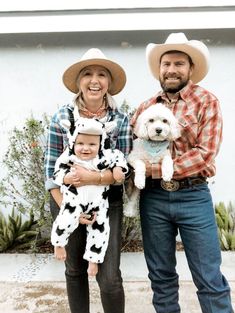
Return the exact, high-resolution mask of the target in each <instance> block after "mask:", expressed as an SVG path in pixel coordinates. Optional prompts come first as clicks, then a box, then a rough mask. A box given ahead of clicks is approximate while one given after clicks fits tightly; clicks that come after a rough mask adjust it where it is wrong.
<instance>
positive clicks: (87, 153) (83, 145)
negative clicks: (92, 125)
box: [74, 134, 100, 161]
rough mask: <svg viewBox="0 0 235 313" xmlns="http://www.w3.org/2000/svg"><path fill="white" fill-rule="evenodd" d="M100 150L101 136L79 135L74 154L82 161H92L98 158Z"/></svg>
mask: <svg viewBox="0 0 235 313" xmlns="http://www.w3.org/2000/svg"><path fill="white" fill-rule="evenodd" d="M99 148H100V136H99V135H87V134H78V135H77V138H76V141H75V144H74V152H75V154H76V156H77V157H78V158H79V159H81V160H84V161H86V160H91V159H94V158H95V157H96V155H97V154H98V151H99Z"/></svg>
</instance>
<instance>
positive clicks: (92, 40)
mask: <svg viewBox="0 0 235 313" xmlns="http://www.w3.org/2000/svg"><path fill="white" fill-rule="evenodd" d="M170 32H171V31H133V32H95V33H90V32H86V33H76V32H73V33H66V34H65V33H54V34H16V35H14V34H2V35H0V69H1V75H0V142H1V149H0V159H1V156H2V155H3V152H4V150H5V149H6V147H7V144H8V143H7V137H8V134H7V133H8V131H9V130H10V129H12V128H13V127H14V126H15V125H16V126H20V125H21V124H22V123H23V122H24V120H25V118H26V117H28V116H29V114H30V113H31V112H32V113H33V114H34V115H35V116H41V114H42V113H43V112H47V113H48V114H52V113H53V112H54V111H55V110H56V109H57V107H58V106H60V105H62V104H64V103H67V102H70V101H71V99H72V97H73V94H72V93H70V92H69V91H67V90H66V89H65V87H64V86H63V84H62V81H61V76H62V73H63V71H64V70H65V69H66V68H67V67H68V66H69V65H71V64H72V63H74V62H76V61H78V59H79V58H80V57H81V55H82V54H83V53H84V52H85V51H86V50H87V49H88V48H90V47H99V48H101V49H102V50H103V51H104V53H105V54H106V55H107V56H108V57H110V58H113V59H114V60H116V61H117V62H119V63H120V64H122V65H123V67H124V68H125V69H126V73H127V78H128V81H127V85H126V88H125V89H124V90H123V91H122V92H121V93H120V94H119V95H118V96H116V100H117V101H118V103H119V104H121V103H122V102H123V100H124V99H126V100H127V101H128V103H129V104H130V105H131V106H133V107H136V106H138V104H139V103H140V102H142V101H143V100H145V99H146V98H148V97H150V96H152V95H153V94H154V93H155V92H156V91H157V90H158V89H159V85H158V83H157V82H156V81H155V80H154V79H153V78H152V77H151V75H150V72H149V70H148V68H147V65H146V61H145V46H146V44H147V43H149V42H164V41H165V39H166V37H167V35H168V34H169V33H170ZM185 33H186V35H187V36H188V38H190V39H202V40H204V42H205V43H207V44H208V47H209V49H210V52H211V69H210V72H209V74H208V76H207V77H206V78H205V79H204V80H203V81H202V82H201V83H200V84H201V85H202V86H204V87H206V88H207V89H209V90H210V91H212V92H213V93H215V94H216V95H217V96H218V98H219V99H220V101H221V108H222V112H223V116H224V141H223V144H222V147H221V151H220V154H219V156H218V158H217V175H216V177H215V178H214V179H213V180H212V183H210V187H211V190H212V193H213V196H214V199H215V201H225V202H228V201H230V200H232V201H234V200H235V183H234V179H233V173H234V172H235V147H234V138H233V134H234V133H235V124H234V121H233V119H234V115H235V114H234V113H235V106H234V103H233V102H234V100H233V98H234V97H233V94H234V82H235V81H234V73H235V61H234V55H235V41H234V36H233V34H234V30H231V29H230V30H193V31H186V30H185ZM1 175H2V174H1V172H0V177H1Z"/></svg>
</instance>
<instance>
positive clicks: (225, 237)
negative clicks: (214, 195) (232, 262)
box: [215, 202, 235, 251]
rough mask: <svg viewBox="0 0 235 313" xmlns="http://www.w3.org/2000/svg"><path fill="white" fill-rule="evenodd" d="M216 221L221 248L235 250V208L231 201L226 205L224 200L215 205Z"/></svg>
mask: <svg viewBox="0 0 235 313" xmlns="http://www.w3.org/2000/svg"><path fill="white" fill-rule="evenodd" d="M215 215H216V222H217V226H218V233H219V239H220V246H221V250H233V251H234V250H235V208H234V206H233V205H232V203H231V202H230V203H229V204H228V206H227V207H226V206H225V204H224V203H223V202H219V203H218V204H216V205H215Z"/></svg>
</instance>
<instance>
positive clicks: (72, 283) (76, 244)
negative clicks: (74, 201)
mask: <svg viewBox="0 0 235 313" xmlns="http://www.w3.org/2000/svg"><path fill="white" fill-rule="evenodd" d="M116 195H117V196H118V194H116ZM58 212H59V207H58V206H57V205H56V203H55V202H54V200H53V199H51V213H52V216H53V218H55V217H56V216H57V214H58ZM122 213H123V205H122V196H121V194H120V195H119V196H118V197H116V198H115V197H114V199H110V201H109V223H110V238H109V245H108V249H107V251H106V255H105V259H104V262H103V263H102V264H99V265H98V266H99V270H98V274H97V275H96V279H97V282H98V284H99V287H100V295H101V302H102V305H103V309H104V313H124V305H125V304H124V302H125V300H124V290H123V285H122V277H121V272H120V269H119V266H120V254H121V226H122ZM85 245H86V226H85V225H79V227H78V228H77V229H76V230H75V231H74V232H73V233H72V234H71V235H70V238H69V242H68V245H67V247H66V251H67V260H66V261H65V267H66V270H65V276H66V285H67V294H68V300H69V307H70V310H71V313H89V312H90V307H89V302H90V301H89V284H88V275H87V267H88V262H87V261H86V260H84V259H83V254H84V251H85Z"/></svg>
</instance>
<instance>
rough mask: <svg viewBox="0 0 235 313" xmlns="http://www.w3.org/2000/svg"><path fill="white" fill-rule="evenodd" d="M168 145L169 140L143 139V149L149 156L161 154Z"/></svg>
mask: <svg viewBox="0 0 235 313" xmlns="http://www.w3.org/2000/svg"><path fill="white" fill-rule="evenodd" d="M168 147H169V141H168V140H164V141H152V140H144V149H145V151H147V152H148V153H149V154H150V155H151V156H153V157H157V156H159V155H161V154H162V153H163V152H164V151H165V150H166V149H167V148H168Z"/></svg>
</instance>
